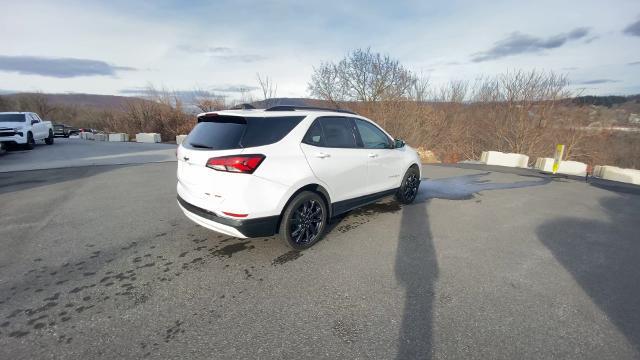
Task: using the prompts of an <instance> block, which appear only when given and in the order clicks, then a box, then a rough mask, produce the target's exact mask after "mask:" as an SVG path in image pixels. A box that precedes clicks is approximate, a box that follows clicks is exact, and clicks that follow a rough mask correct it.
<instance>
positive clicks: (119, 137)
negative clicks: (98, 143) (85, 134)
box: [109, 133, 129, 142]
mask: <svg viewBox="0 0 640 360" xmlns="http://www.w3.org/2000/svg"><path fill="white" fill-rule="evenodd" d="M109 141H112V142H123V141H129V134H125V133H116V134H109Z"/></svg>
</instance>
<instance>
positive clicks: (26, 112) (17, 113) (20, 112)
mask: <svg viewBox="0 0 640 360" xmlns="http://www.w3.org/2000/svg"><path fill="white" fill-rule="evenodd" d="M5 114H9V115H21V114H33V113H32V112H31V111H5V112H0V115H5Z"/></svg>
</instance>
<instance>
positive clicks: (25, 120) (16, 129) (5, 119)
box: [0, 112, 54, 150]
mask: <svg viewBox="0 0 640 360" xmlns="http://www.w3.org/2000/svg"><path fill="white" fill-rule="evenodd" d="M53 136H54V135H53V126H52V125H51V121H43V120H42V119H40V116H38V114H36V113H33V112H0V142H1V143H4V145H5V146H6V145H15V144H17V145H23V146H24V147H25V148H27V149H28V150H31V149H33V147H34V146H35V144H36V141H39V140H44V142H45V143H46V144H47V145H52V144H53Z"/></svg>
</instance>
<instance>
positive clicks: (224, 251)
mask: <svg viewBox="0 0 640 360" xmlns="http://www.w3.org/2000/svg"><path fill="white" fill-rule="evenodd" d="M249 243H250V241H244V242H239V243H235V244H230V245H227V246H224V247H222V248H220V249H218V250H214V251H212V252H211V255H213V256H217V257H222V258H225V257H226V258H230V257H232V256H233V254H237V253H239V252H241V251H245V250H250V249H253V248H254V246H253V245H247V244H249Z"/></svg>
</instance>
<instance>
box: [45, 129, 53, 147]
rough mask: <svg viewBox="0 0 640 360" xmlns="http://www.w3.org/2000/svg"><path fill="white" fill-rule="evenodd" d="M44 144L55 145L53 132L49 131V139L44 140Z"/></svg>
mask: <svg viewBox="0 0 640 360" xmlns="http://www.w3.org/2000/svg"><path fill="white" fill-rule="evenodd" d="M44 143H45V144H47V145H53V131H51V130H49V137H48V138H46V139H44Z"/></svg>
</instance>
